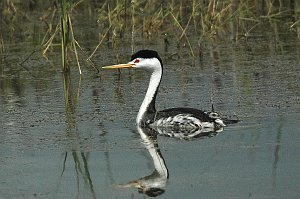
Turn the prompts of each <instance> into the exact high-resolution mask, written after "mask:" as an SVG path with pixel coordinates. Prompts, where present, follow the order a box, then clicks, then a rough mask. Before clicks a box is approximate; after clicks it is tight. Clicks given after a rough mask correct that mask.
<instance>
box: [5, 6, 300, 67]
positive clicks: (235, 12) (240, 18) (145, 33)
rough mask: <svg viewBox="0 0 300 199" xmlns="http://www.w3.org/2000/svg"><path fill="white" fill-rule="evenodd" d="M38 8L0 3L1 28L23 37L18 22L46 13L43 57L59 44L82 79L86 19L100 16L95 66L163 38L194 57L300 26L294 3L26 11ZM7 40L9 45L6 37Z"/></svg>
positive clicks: (66, 63) (64, 58)
mask: <svg viewBox="0 0 300 199" xmlns="http://www.w3.org/2000/svg"><path fill="white" fill-rule="evenodd" d="M32 2H35V1H30V0H24V1H17V0H4V1H3V2H2V4H1V3H0V7H1V6H2V7H1V8H0V11H1V16H2V17H1V18H0V21H1V28H2V29H4V31H6V32H13V31H15V32H17V31H19V30H21V31H19V32H22V30H23V29H26V27H23V28H17V25H16V24H17V23H15V22H18V23H20V21H22V20H27V21H30V20H31V21H32V19H31V16H30V12H32V11H34V9H39V10H44V12H43V13H42V14H40V15H41V17H40V20H41V23H44V24H45V26H46V27H47V28H46V29H44V33H45V34H44V35H45V37H44V39H43V42H42V43H43V46H44V50H43V55H46V54H47V52H48V51H49V50H53V49H55V48H54V47H55V46H56V44H57V40H59V41H60V47H61V54H62V65H63V68H64V71H69V70H70V63H69V62H70V60H71V58H72V56H74V58H75V60H76V62H77V65H78V69H79V73H81V69H80V64H79V59H80V57H79V53H78V51H77V49H78V47H79V48H80V49H82V52H84V48H81V47H80V46H79V44H78V42H77V40H76V39H75V32H77V31H78V30H79V28H78V27H73V25H72V24H73V23H72V22H73V20H74V21H77V20H78V18H77V17H80V16H82V14H81V13H85V16H86V15H89V16H93V17H95V16H96V17H97V22H98V23H97V26H98V30H99V38H98V42H96V44H95V47H94V49H92V50H91V52H87V53H85V54H89V56H86V57H88V58H87V59H86V60H88V61H89V62H91V60H92V58H93V56H95V54H96V51H99V49H100V46H101V45H103V44H104V43H108V44H111V47H112V49H113V50H114V54H115V55H116V59H117V60H118V59H119V56H118V53H117V52H118V51H117V50H116V49H117V48H118V47H119V46H120V45H123V44H124V42H127V44H128V46H130V47H131V51H135V49H136V45H137V44H138V43H140V41H141V40H142V41H146V39H151V38H157V37H158V36H159V37H160V36H161V38H162V37H163V38H164V39H165V41H168V39H169V38H171V37H172V38H175V42H177V46H179V47H180V46H184V47H186V49H187V50H188V51H189V52H190V55H191V56H192V57H194V56H195V52H196V48H198V46H199V45H200V44H201V43H202V42H203V41H206V40H209V39H212V40H214V39H219V38H221V39H224V38H225V39H226V38H227V39H233V40H235V41H236V42H238V41H239V40H240V39H242V38H249V37H251V36H252V33H255V32H256V31H257V30H259V28H261V27H262V26H261V25H262V24H265V23H268V25H269V26H271V27H275V26H274V23H281V24H289V27H290V28H291V29H297V30H298V24H299V14H296V15H295V14H293V13H297V12H296V10H297V8H298V7H299V6H298V4H299V3H298V1H293V0H280V1H274V0H264V1H253V0H222V1H219V0H210V1H206V0H172V1H163V0H140V1H137V0H133V1H132V0H113V1H110V0H104V1H92V0H59V1H51V2H52V3H49V2H48V3H40V2H39V1H36V2H35V4H36V5H34V6H26V5H30V4H32ZM53 4H55V5H53ZM22 5H25V6H22ZM29 7H32V8H30V9H29ZM25 13H26V14H25ZM28 13H29V14H28ZM86 13H88V14H86ZM286 16H289V17H286ZM294 16H295V20H294V19H293V17H294ZM58 18H59V19H58ZM57 20H59V22H57ZM287 20H289V21H287ZM95 21H96V20H95ZM3 22H4V23H3ZM90 23H93V21H90ZM289 27H288V28H289ZM45 30H46V31H45ZM273 31H276V28H273ZM299 34H300V33H299ZM162 35H164V36H162ZM11 37H13V36H11ZM195 37H198V41H196V42H195V41H192V38H193V39H194V40H195ZM3 40H4V41H6V36H3ZM173 41H174V40H173ZM2 43H3V42H2ZM2 46H3V44H2ZM83 54H84V53H83ZM81 55H82V53H81Z"/></svg>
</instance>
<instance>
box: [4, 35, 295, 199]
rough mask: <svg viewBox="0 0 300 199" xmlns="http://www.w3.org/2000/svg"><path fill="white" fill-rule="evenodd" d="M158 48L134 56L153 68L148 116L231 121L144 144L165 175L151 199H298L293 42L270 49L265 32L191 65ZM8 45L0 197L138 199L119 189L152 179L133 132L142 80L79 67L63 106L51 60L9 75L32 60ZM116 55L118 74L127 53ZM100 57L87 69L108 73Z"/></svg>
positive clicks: (221, 44) (209, 49)
mask: <svg viewBox="0 0 300 199" xmlns="http://www.w3.org/2000/svg"><path fill="white" fill-rule="evenodd" d="M160 39H161V38H158V39H157V41H155V40H154V41H153V40H152V41H151V42H149V43H148V44H147V45H146V46H145V47H146V48H151V49H155V50H157V51H159V53H160V54H161V57H162V59H163V60H164V66H165V71H164V74H165V75H164V77H163V81H162V84H161V90H160V93H159V95H158V99H157V108H158V109H164V108H169V107H179V106H180V107H195V108H199V109H205V110H210V107H211V102H213V104H214V107H215V110H216V111H218V112H220V113H221V114H223V115H227V116H234V117H237V118H239V119H240V120H241V121H240V122H239V123H238V124H234V125H230V126H228V127H225V128H224V130H223V132H221V133H219V134H218V135H217V136H214V137H211V138H208V137H206V138H200V139H192V140H180V139H174V138H168V137H165V136H157V137H155V138H151V139H150V138H149V139H150V141H149V142H150V143H154V145H155V147H154V148H155V150H157V151H158V150H160V152H161V155H162V157H163V159H164V161H165V165H166V167H167V168H168V175H169V178H168V179H167V180H166V185H165V187H164V189H165V192H164V193H162V194H161V195H160V196H159V197H161V198H221V197H222V198H298V197H299V195H300V192H299V184H300V180H299V179H300V172H299V171H298V170H299V166H300V159H299V158H298V157H299V155H298V154H299V152H300V145H299V141H300V134H299V119H300V103H299V102H300V97H299V96H300V95H299V94H300V83H299V77H300V75H299V74H300V67H299V63H300V60H299V40H297V38H296V36H295V33H293V32H289V33H284V34H280V39H279V42H281V43H279V44H278V41H277V40H275V41H274V40H273V39H272V33H270V32H269V33H268V32H266V33H265V34H263V35H261V34H259V36H257V37H253V38H250V39H249V40H248V41H246V40H243V39H241V40H240V41H239V42H237V43H235V42H228V41H216V42H213V43H211V42H208V44H207V45H206V47H204V49H203V53H202V57H201V58H199V57H196V58H195V59H194V60H193V59H192V58H191V57H190V55H189V52H188V50H186V49H185V50H184V48H183V50H182V49H178V48H176V47H175V44H174V43H172V42H171V45H170V47H169V48H168V50H167V51H165V48H164V45H163V44H162V43H161V40H160ZM191 39H193V38H191ZM194 39H195V40H197V38H194ZM10 45H11V46H9V48H8V49H10V51H9V53H8V54H6V55H5V57H4V58H2V59H1V62H0V63H1V80H0V82H1V92H0V112H1V115H0V121H1V123H0V126H1V132H0V168H1V169H0V179H1V180H0V184H1V186H0V197H1V198H144V194H142V193H138V190H137V189H136V188H130V187H127V188H124V187H122V186H121V185H123V186H124V185H125V184H126V183H128V182H132V181H135V180H138V179H141V178H143V177H145V176H149V175H151V174H152V172H153V171H154V170H155V167H154V159H153V157H152V156H151V152H150V149H149V147H148V148H147V146H148V145H145V141H144V140H143V139H142V138H141V134H140V133H139V131H138V129H137V128H136V126H135V117H136V114H137V111H138V108H139V105H140V103H141V102H142V99H143V97H144V93H145V89H146V87H147V85H148V78H149V74H148V73H147V72H144V71H133V70H131V71H128V70H125V71H122V73H121V74H119V73H118V71H112V70H105V71H102V70H100V74H98V75H97V74H96V73H95V71H94V70H93V69H92V68H90V67H88V66H86V65H84V66H83V71H84V74H83V77H82V78H81V79H80V78H79V75H78V74H77V73H76V65H74V66H73V67H74V69H72V71H73V72H72V74H71V78H70V79H68V82H69V83H68V84H67V86H69V91H70V92H69V93H68V97H67V98H64V96H65V92H64V75H63V74H62V73H61V70H60V66H59V57H58V56H57V57H58V58H57V60H56V59H54V60H51V61H47V60H45V59H43V58H40V57H39V56H38V55H35V56H33V57H32V58H31V59H30V60H28V61H27V62H26V63H24V65H23V66H20V65H19V63H20V60H22V59H23V58H24V57H26V56H27V55H28V54H30V52H31V50H30V48H29V47H28V48H29V50H28V49H23V48H22V44H20V43H17V44H13V43H12V44H10ZM26 45H30V43H26ZM277 45H279V46H277ZM142 46H143V45H142V44H141V45H138V46H137V49H142V48H143V47H142ZM91 48H92V47H91ZM103 48H104V47H103ZM119 51H120V52H121V53H122V54H123V55H122V57H121V59H122V60H121V61H124V62H126V61H127V60H128V59H129V57H130V49H129V47H128V48H127V47H126V46H124V47H123V48H121V49H119ZM102 52H103V54H101V56H100V55H99V56H98V57H97V58H95V60H94V62H95V63H96V65H97V66H104V65H107V64H113V63H115V62H116V60H115V59H114V57H113V56H112V54H113V53H112V52H113V51H112V49H111V48H110V47H107V48H106V47H105V50H103V51H102ZM99 68H100V67H99ZM65 99H67V100H65ZM66 102H68V103H66ZM150 148H151V147H150Z"/></svg>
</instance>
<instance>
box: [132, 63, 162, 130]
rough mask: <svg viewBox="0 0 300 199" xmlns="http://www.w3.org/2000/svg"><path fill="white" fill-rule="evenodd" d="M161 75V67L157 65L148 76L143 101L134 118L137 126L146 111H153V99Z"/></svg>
mask: <svg viewBox="0 0 300 199" xmlns="http://www.w3.org/2000/svg"><path fill="white" fill-rule="evenodd" d="M161 77H162V69H161V67H159V68H158V69H155V70H154V71H153V72H152V74H151V77H150V82H149V86H148V89H147V92H146V95H145V98H144V100H143V103H142V105H141V107H140V110H139V113H138V115H137V118H136V123H137V124H138V125H139V126H142V122H143V120H144V118H145V116H146V114H147V113H155V112H156V109H155V99H156V95H157V91H158V87H159V84H160V81H161Z"/></svg>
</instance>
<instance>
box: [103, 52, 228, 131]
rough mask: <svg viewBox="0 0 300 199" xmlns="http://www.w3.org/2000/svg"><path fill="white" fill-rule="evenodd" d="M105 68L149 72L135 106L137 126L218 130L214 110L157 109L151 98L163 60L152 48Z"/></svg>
mask: <svg viewBox="0 0 300 199" xmlns="http://www.w3.org/2000/svg"><path fill="white" fill-rule="evenodd" d="M102 68H105V69H115V68H119V69H120V68H134V69H144V70H148V71H149V72H151V77H150V82H149V86H148V89H147V92H146V95H145V98H144V100H143V102H142V105H141V107H140V109H139V112H138V115H137V118H136V123H137V125H138V126H141V127H151V128H176V129H190V130H195V129H200V130H204V129H207V128H208V129H211V130H215V129H220V128H222V127H224V126H225V124H226V122H224V120H223V119H222V118H221V117H219V115H218V114H217V113H215V112H204V111H201V110H198V109H194V108H170V109H165V110H162V111H157V110H156V108H155V99H156V96H157V93H158V88H159V85H160V82H161V79H162V75H163V63H162V60H161V58H160V57H159V55H158V53H157V52H156V51H153V50H141V51H138V52H136V53H135V54H133V55H132V56H131V61H130V62H128V63H127V64H117V65H112V66H105V67H102Z"/></svg>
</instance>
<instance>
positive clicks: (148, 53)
mask: <svg viewBox="0 0 300 199" xmlns="http://www.w3.org/2000/svg"><path fill="white" fill-rule="evenodd" d="M136 58H157V59H158V60H159V61H160V64H161V65H162V60H161V58H160V57H159V55H158V53H157V52H156V51H154V50H140V51H138V52H136V53H134V54H133V55H131V61H132V60H134V59H136Z"/></svg>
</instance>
